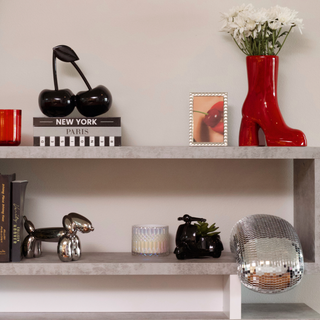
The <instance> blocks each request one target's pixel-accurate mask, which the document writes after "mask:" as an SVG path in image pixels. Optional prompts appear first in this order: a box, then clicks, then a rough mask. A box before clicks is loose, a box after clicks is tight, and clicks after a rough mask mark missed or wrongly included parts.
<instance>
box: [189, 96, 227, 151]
mask: <svg viewBox="0 0 320 320" xmlns="http://www.w3.org/2000/svg"><path fill="white" fill-rule="evenodd" d="M227 108H228V94H227V93H226V92H191V93H190V99H189V145H190V146H203V147H206V146H217V147H220V146H227V145H228V113H227V111H228V110H227ZM209 110H211V112H210V113H209V114H208V111H209Z"/></svg>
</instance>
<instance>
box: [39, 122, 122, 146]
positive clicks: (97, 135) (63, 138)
mask: <svg viewBox="0 0 320 320" xmlns="http://www.w3.org/2000/svg"><path fill="white" fill-rule="evenodd" d="M33 145H34V146H38V147H119V146H121V118H120V117H108V118H49V117H48V118H33Z"/></svg>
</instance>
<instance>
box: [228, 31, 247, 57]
mask: <svg viewBox="0 0 320 320" xmlns="http://www.w3.org/2000/svg"><path fill="white" fill-rule="evenodd" d="M231 37H232V39H233V41H234V42H235V43H236V44H237V46H238V48H239V49H240V50H241V51H242V52H243V53H244V54H246V55H247V56H248V55H249V53H248V52H247V51H245V50H244V49H243V48H241V47H240V46H239V43H238V42H237V41H236V39H235V38H234V36H233V35H231Z"/></svg>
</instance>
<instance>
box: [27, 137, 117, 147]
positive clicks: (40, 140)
mask: <svg viewBox="0 0 320 320" xmlns="http://www.w3.org/2000/svg"><path fill="white" fill-rule="evenodd" d="M33 145H34V146H35V147H120V146H121V137H115V136H90V137H84V136H46V135H43V136H34V137H33Z"/></svg>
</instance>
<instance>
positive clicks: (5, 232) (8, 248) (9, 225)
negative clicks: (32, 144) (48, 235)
mask: <svg viewBox="0 0 320 320" xmlns="http://www.w3.org/2000/svg"><path fill="white" fill-rule="evenodd" d="M15 179H16V174H15V173H13V174H0V194H1V212H0V262H10V261H12V262H19V261H21V259H22V243H23V214H24V212H23V211H24V200H25V192H26V187H27V184H28V181H27V180H15Z"/></svg>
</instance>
